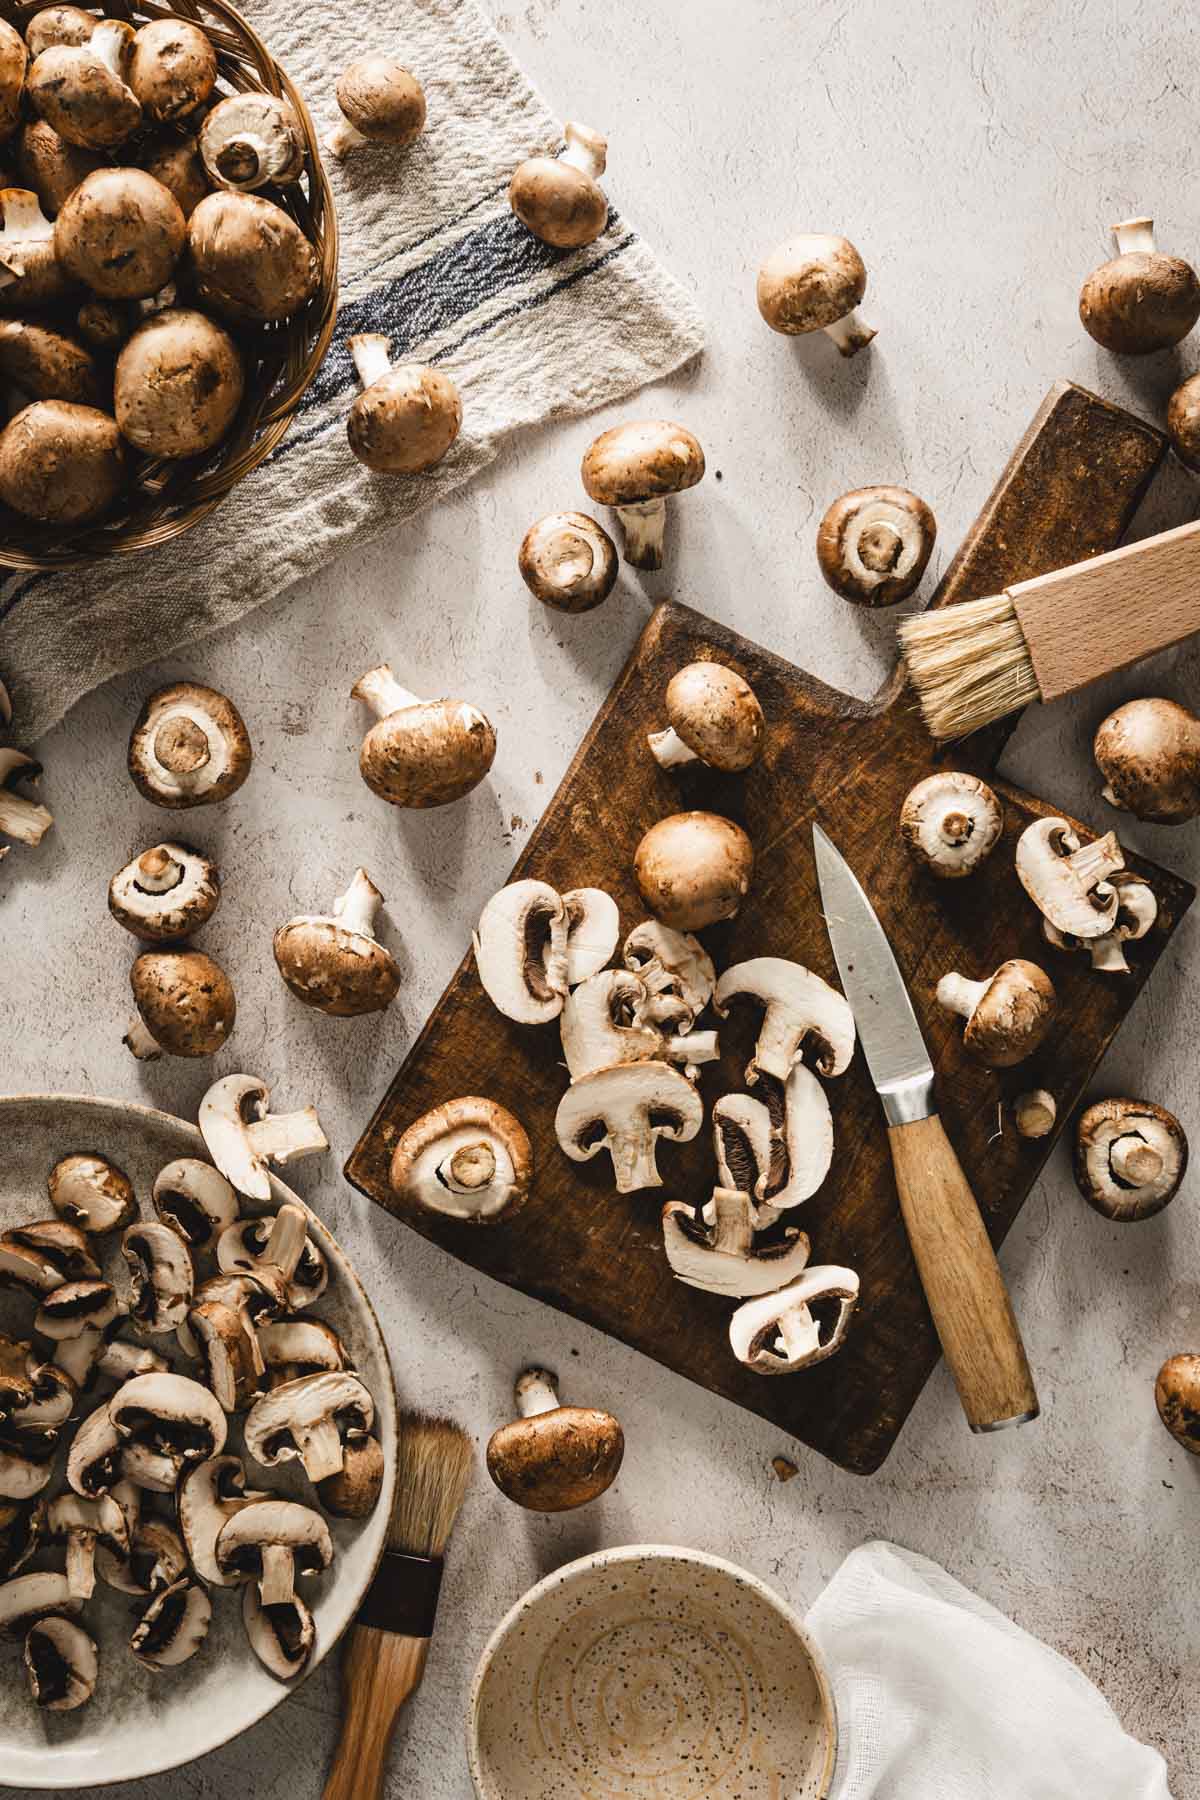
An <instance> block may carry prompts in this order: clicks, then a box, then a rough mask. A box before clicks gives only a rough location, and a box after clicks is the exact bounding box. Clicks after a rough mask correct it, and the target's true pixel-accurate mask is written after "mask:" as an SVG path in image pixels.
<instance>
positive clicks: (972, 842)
mask: <svg viewBox="0 0 1200 1800" xmlns="http://www.w3.org/2000/svg"><path fill="white" fill-rule="evenodd" d="M1003 829H1004V809H1003V807H1002V806H1001V805H1000V802H999V800H998V799H997V798H996V795H995V794H994V793H993V792H992V790H991V788H990V787H989V786H988V784H987V782H986V781H980V779H979V777H978V775H964V774H963V773H962V771H961V770H957V769H939V770H938V771H937V772H936V773H935V774H933V775H927V776H926V777H925V779H924V781H918V783H917V785H916V787H914V788H910V790H909V792H908V795H907V796H906V798H905V801H904V805H903V806H902V807H901V809H900V835H901V837H902V838H903V839H904V842H905V843H906V844H907V845H908V847H909V849H910V850H911V851H912V853H913V855H914V856H915V857H916V859H917V861H918V862H919V863H921V864H923V865H924V867H925V868H927V869H928V870H929V873H930V874H931V875H934V876H936V877H937V879H938V880H939V881H960V880H961V879H962V878H963V877H964V876H965V875H972V874H974V872H975V870H976V869H977V868H978V867H979V866H980V864H981V863H982V862H984V861H985V860H986V858H987V857H989V856H990V855H991V853H992V851H993V850H994V849H995V848H996V845H997V844H998V843H999V841H1000V833H1001V831H1002V830H1003Z"/></svg>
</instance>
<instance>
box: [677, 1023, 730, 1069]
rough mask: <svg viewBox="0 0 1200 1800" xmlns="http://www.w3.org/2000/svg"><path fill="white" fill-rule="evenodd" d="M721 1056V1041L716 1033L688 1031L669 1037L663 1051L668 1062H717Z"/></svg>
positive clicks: (689, 1063)
mask: <svg viewBox="0 0 1200 1800" xmlns="http://www.w3.org/2000/svg"><path fill="white" fill-rule="evenodd" d="M720 1054H721V1041H720V1038H719V1037H718V1036H717V1033H716V1032H715V1031H687V1032H683V1033H681V1034H679V1035H677V1036H675V1037H669V1038H668V1039H667V1042H666V1045H665V1047H664V1050H663V1055H664V1056H665V1057H666V1059H667V1061H668V1062H672V1063H687V1064H688V1065H689V1066H690V1065H691V1064H692V1063H709V1062H716V1060H717V1058H718V1057H719V1056H720Z"/></svg>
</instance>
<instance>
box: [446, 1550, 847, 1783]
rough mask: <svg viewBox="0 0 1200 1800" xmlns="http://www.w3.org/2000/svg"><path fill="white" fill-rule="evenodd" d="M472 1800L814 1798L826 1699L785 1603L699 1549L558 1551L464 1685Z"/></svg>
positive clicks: (823, 1776)
mask: <svg viewBox="0 0 1200 1800" xmlns="http://www.w3.org/2000/svg"><path fill="white" fill-rule="evenodd" d="M467 1730H468V1755H469V1758H470V1764H471V1774H472V1777H473V1779H474V1782H475V1787H476V1791H477V1792H478V1793H479V1795H480V1796H481V1800H701V1797H702V1796H703V1800H824V1796H825V1795H827V1794H828V1792H829V1784H830V1782H831V1780H832V1777H833V1767H834V1761H835V1757H836V1753H837V1724H836V1719H835V1714H834V1706H833V1697H832V1695H831V1693H830V1690H829V1684H828V1682H827V1680H826V1678H825V1672H824V1670H823V1668H822V1666H821V1663H820V1660H819V1658H818V1656H817V1652H816V1650H815V1648H814V1646H813V1644H812V1643H811V1641H810V1639H809V1638H808V1636H807V1634H806V1633H805V1630H804V1627H803V1625H802V1624H801V1622H800V1620H799V1618H798V1617H797V1615H796V1614H795V1613H794V1612H792V1610H791V1609H790V1607H788V1606H786V1605H785V1604H784V1602H783V1601H782V1600H780V1599H779V1598H778V1597H777V1596H776V1595H775V1594H773V1593H772V1592H771V1590H770V1588H768V1587H766V1586H765V1585H764V1584H763V1583H762V1582H761V1581H759V1579H758V1577H757V1576H755V1575H750V1574H748V1573H747V1572H746V1571H745V1570H744V1569H738V1568H735V1567H734V1565H733V1564H732V1563H727V1562H722V1561H721V1560H720V1559H719V1558H718V1557H715V1556H706V1555H705V1554H703V1552H701V1551H698V1550H677V1549H672V1548H670V1547H665V1546H662V1545H657V1544H633V1545H629V1546H627V1547H625V1548H623V1549H618V1550H602V1551H599V1552H598V1553H597V1554H596V1555H594V1556H586V1557H584V1558H583V1559H582V1560H581V1561H579V1562H574V1563H568V1565H567V1567H566V1568H565V1569H560V1570H558V1572H557V1573H556V1574H554V1575H551V1576H549V1577H548V1578H547V1579H546V1580H545V1581H542V1582H539V1583H538V1585H537V1587H535V1588H531V1589H530V1591H529V1593H527V1594H526V1595H525V1597H524V1599H522V1600H519V1601H518V1602H517V1604H516V1606H514V1607H513V1609H512V1611H511V1612H510V1613H509V1614H508V1616H507V1618H505V1619H504V1620H503V1621H502V1622H501V1624H500V1625H499V1626H498V1627H497V1629H496V1631H495V1633H494V1634H493V1636H492V1639H491V1642H490V1643H489V1644H488V1646H487V1649H486V1650H485V1651H484V1653H483V1656H482V1658H481V1660H480V1664H479V1668H478V1670H477V1671H476V1675H475V1683H474V1686H473V1688H472V1691H471V1707H470V1713H469V1716H468V1727H467Z"/></svg>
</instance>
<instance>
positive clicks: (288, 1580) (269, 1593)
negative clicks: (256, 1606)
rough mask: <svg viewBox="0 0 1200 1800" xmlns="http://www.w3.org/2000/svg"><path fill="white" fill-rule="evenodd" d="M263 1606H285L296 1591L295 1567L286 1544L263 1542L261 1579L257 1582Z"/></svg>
mask: <svg viewBox="0 0 1200 1800" xmlns="http://www.w3.org/2000/svg"><path fill="white" fill-rule="evenodd" d="M258 1591H259V1596H260V1598H261V1600H262V1603H263V1605H264V1606H287V1605H289V1604H290V1602H291V1600H292V1599H293V1597H294V1595H295V1592H296V1569H295V1562H294V1560H293V1557H292V1552H291V1550H290V1548H289V1547H288V1545H287V1544H264V1545H263V1547H262V1579H261V1580H260V1581H259V1584H258Z"/></svg>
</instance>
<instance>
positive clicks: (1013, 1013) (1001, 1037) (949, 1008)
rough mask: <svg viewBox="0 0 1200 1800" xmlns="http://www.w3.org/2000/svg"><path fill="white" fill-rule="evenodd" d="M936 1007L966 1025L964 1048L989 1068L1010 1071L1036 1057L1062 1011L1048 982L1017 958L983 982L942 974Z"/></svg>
mask: <svg viewBox="0 0 1200 1800" xmlns="http://www.w3.org/2000/svg"><path fill="white" fill-rule="evenodd" d="M937 1003H938V1005H939V1006H940V1007H942V1008H943V1009H944V1010H945V1011H946V1012H951V1013H958V1014H960V1015H961V1016H962V1017H963V1018H964V1019H965V1020H966V1021H967V1024H966V1029H965V1030H964V1032H963V1047H964V1049H965V1050H966V1051H967V1053H968V1055H970V1056H973V1057H974V1058H975V1060H976V1061H977V1062H981V1063H982V1064H983V1066H984V1068H986V1069H1011V1068H1013V1067H1014V1066H1015V1065H1016V1064H1017V1063H1019V1062H1024V1060H1025V1058H1026V1057H1027V1056H1032V1055H1033V1052H1034V1051H1035V1050H1036V1049H1037V1047H1038V1045H1039V1044H1040V1043H1041V1042H1042V1040H1043V1039H1044V1037H1045V1036H1046V1033H1047V1032H1048V1031H1049V1029H1050V1027H1051V1025H1052V1024H1053V1023H1054V1015H1055V1013H1056V1012H1057V1010H1058V997H1057V995H1056V994H1055V992H1054V984H1053V982H1052V981H1051V980H1050V977H1049V976H1048V975H1047V974H1046V973H1045V972H1044V971H1043V970H1042V969H1039V968H1038V966H1037V964H1036V963H1031V962H1026V961H1025V960H1024V959H1023V958H1022V957H1019V956H1018V957H1013V958H1011V959H1010V960H1009V961H1008V962H1005V963H1001V965H1000V967H999V968H998V969H997V970H996V972H995V974H994V975H989V976H988V977H987V979H986V980H984V981H968V980H967V979H966V977H965V976H963V975H956V974H949V975H943V976H942V979H941V980H940V981H939V982H938V985H937Z"/></svg>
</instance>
